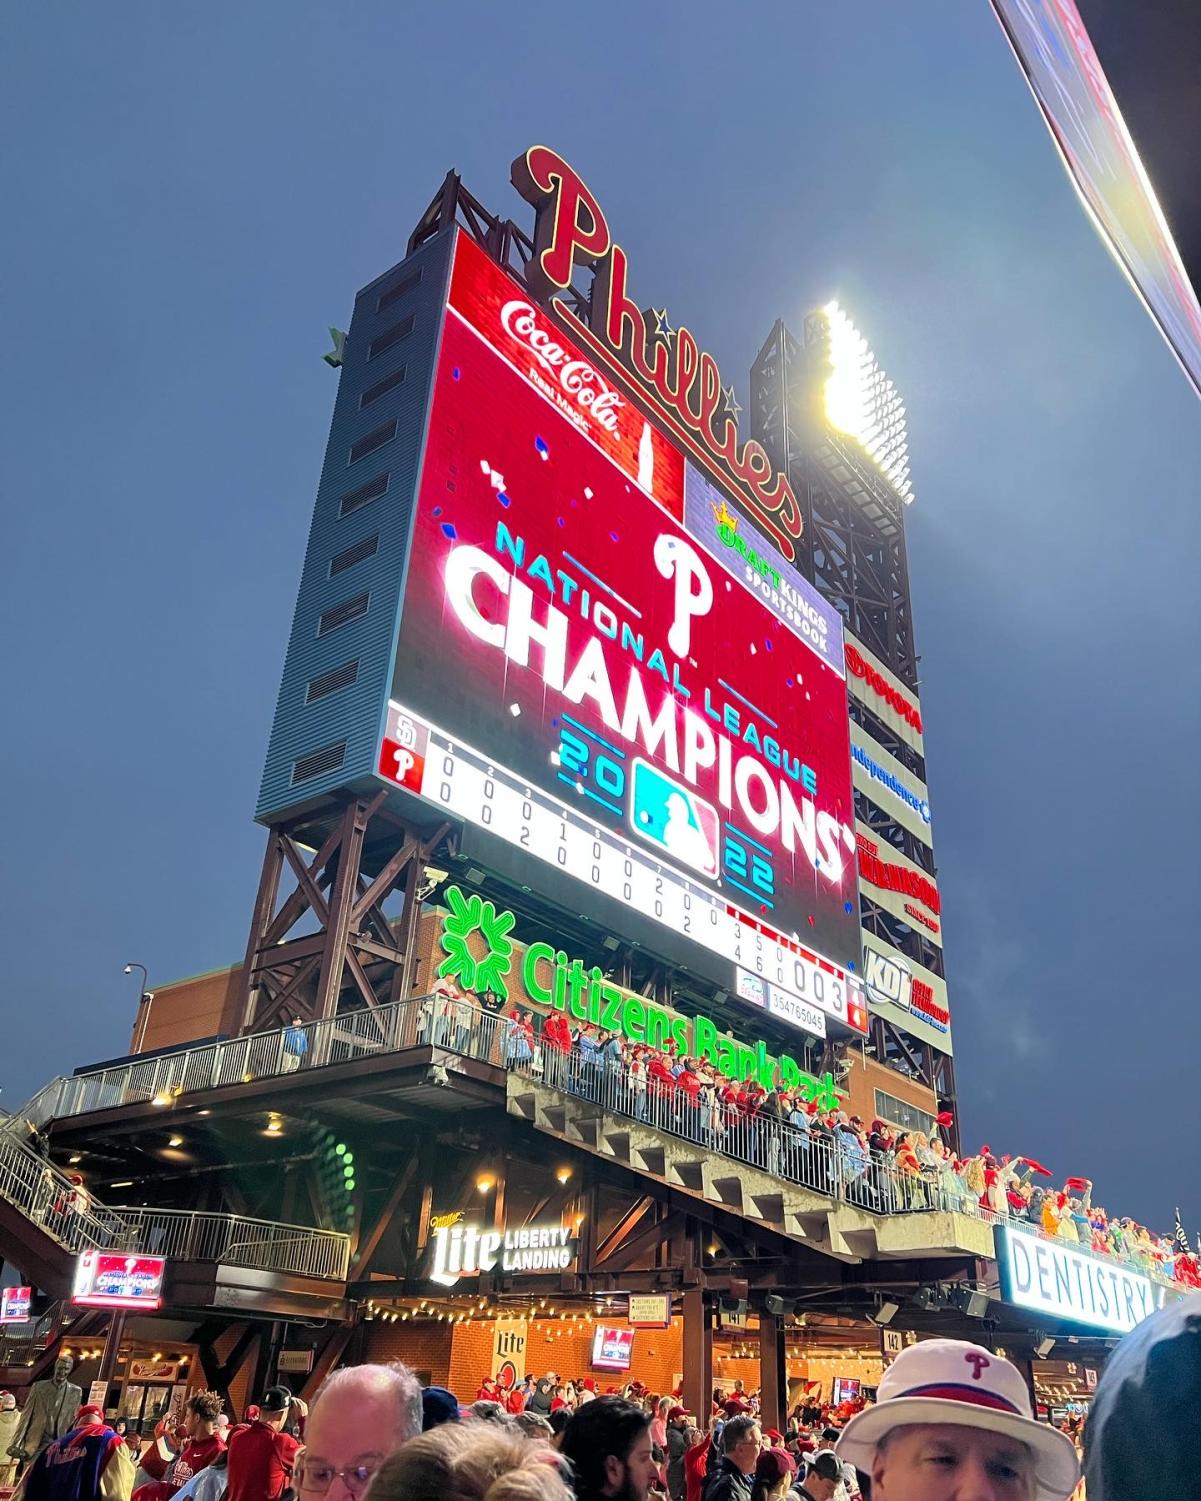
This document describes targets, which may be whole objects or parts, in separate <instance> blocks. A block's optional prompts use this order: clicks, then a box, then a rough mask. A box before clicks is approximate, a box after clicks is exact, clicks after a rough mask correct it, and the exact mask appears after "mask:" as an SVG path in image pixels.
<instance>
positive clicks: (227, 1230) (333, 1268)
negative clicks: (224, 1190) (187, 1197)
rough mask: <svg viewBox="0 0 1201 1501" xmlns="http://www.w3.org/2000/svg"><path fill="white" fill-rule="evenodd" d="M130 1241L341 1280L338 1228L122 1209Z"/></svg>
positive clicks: (178, 1255) (155, 1249)
mask: <svg viewBox="0 0 1201 1501" xmlns="http://www.w3.org/2000/svg"><path fill="white" fill-rule="evenodd" d="M119 1212H120V1216H121V1220H122V1222H123V1223H124V1225H125V1226H126V1227H127V1229H128V1231H129V1233H130V1235H131V1237H132V1240H133V1244H134V1245H136V1246H137V1248H138V1250H140V1251H143V1252H144V1253H145V1254H146V1255H148V1256H166V1257H168V1258H169V1259H170V1260H172V1261H216V1262H224V1263H226V1264H227V1265H230V1266H238V1267H251V1268H255V1269H257V1270H259V1271H264V1272H293V1273H295V1274H296V1275H297V1276H302V1277H330V1278H333V1279H335V1280H337V1281H341V1282H345V1280H346V1272H347V1269H348V1267H349V1265H350V1241H349V1238H348V1237H347V1236H346V1235H344V1234H342V1233H341V1232H340V1231H337V1230H318V1229H314V1228H312V1227H311V1226H307V1225H286V1224H282V1223H280V1222H278V1221H276V1220H254V1219H247V1218H246V1217H245V1216H243V1215H240V1214H210V1213H194V1212H193V1211H192V1210H190V1209H145V1208H144V1209H122V1210H120V1211H119Z"/></svg>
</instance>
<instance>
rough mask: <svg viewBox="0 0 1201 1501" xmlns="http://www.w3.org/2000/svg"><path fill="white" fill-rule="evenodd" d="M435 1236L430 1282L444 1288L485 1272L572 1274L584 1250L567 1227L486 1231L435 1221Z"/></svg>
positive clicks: (471, 1226)
mask: <svg viewBox="0 0 1201 1501" xmlns="http://www.w3.org/2000/svg"><path fill="white" fill-rule="evenodd" d="M448 1218H455V1217H454V1216H448ZM431 1239H432V1240H433V1253H432V1254H433V1267H432V1270H431V1271H430V1281H431V1282H437V1283H438V1285H439V1286H440V1287H453V1286H454V1285H455V1283H456V1282H458V1280H459V1278H460V1277H478V1276H479V1275H480V1273H481V1272H494V1271H500V1272H502V1273H513V1272H516V1273H521V1272H567V1271H570V1270H571V1268H572V1267H573V1266H574V1265H575V1259H576V1254H577V1251H578V1248H579V1242H578V1241H577V1239H576V1237H575V1236H574V1235H573V1234H572V1232H571V1229H570V1227H569V1226H567V1225H549V1224H548V1225H542V1224H540V1225H524V1226H522V1227H521V1228H520V1229H513V1230H510V1229H508V1228H507V1227H505V1226H502V1227H501V1228H500V1229H492V1230H484V1229H481V1228H480V1227H479V1226H476V1225H465V1224H463V1223H461V1222H458V1221H457V1220H456V1222H455V1223H453V1224H441V1225H436V1226H435V1228H434V1230H433V1233H432V1236H431Z"/></svg>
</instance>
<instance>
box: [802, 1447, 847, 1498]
mask: <svg viewBox="0 0 1201 1501" xmlns="http://www.w3.org/2000/svg"><path fill="white" fill-rule="evenodd" d="M841 1482H842V1466H841V1465H840V1464H839V1462H838V1459H837V1458H836V1457H835V1455H833V1454H831V1453H830V1451H829V1450H828V1449H826V1450H823V1452H822V1453H820V1454H814V1455H813V1456H812V1459H811V1461H810V1463H809V1464H807V1465H806V1466H805V1469H804V1472H803V1474H802V1475H801V1478H800V1479H799V1480H798V1482H797V1484H796V1485H794V1486H793V1488H792V1494H793V1495H794V1496H796V1497H797V1498H798V1501H834V1495H835V1492H836V1491H837V1490H838V1487H839V1485H840V1484H841Z"/></svg>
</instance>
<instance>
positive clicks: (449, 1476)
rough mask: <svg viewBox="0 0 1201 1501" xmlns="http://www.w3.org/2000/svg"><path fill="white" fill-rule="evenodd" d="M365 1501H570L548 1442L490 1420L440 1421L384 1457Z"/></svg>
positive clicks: (556, 1459)
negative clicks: (526, 1436)
mask: <svg viewBox="0 0 1201 1501" xmlns="http://www.w3.org/2000/svg"><path fill="white" fill-rule="evenodd" d="M369 1501H571V1492H570V1491H569V1490H568V1489H567V1486H566V1485H565V1484H564V1482H563V1479H562V1477H561V1475H560V1473H559V1457H558V1455H557V1454H556V1453H555V1451H554V1450H553V1449H552V1448H550V1446H549V1445H547V1444H544V1443H541V1442H539V1441H537V1440H534V1439H527V1438H524V1437H523V1436H522V1435H521V1434H519V1433H515V1432H513V1431H512V1430H506V1429H504V1428H498V1427H497V1426H496V1425H495V1424H494V1423H472V1422H467V1423H463V1424H457V1423H444V1424H442V1426H441V1427H440V1428H434V1429H432V1430H431V1431H430V1432H429V1433H423V1434H422V1435H421V1437H420V1438H415V1439H413V1440H412V1441H411V1442H410V1443H407V1444H405V1446H404V1447H403V1448H402V1449H398V1450H396V1452H395V1453H393V1454H391V1455H389V1457H388V1458H387V1459H386V1460H385V1461H384V1462H383V1464H382V1465H381V1466H380V1467H379V1469H378V1470H377V1471H376V1473H375V1477H374V1479H373V1480H372V1482H371V1487H370V1492H369Z"/></svg>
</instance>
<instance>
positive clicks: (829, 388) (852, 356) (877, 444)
mask: <svg viewBox="0 0 1201 1501" xmlns="http://www.w3.org/2000/svg"><path fill="white" fill-rule="evenodd" d="M821 316H822V318H823V320H824V322H825V325H826V341H827V342H826V348H827V355H828V359H829V374H828V376H827V378H826V388H825V402H826V420H827V421H828V422H829V423H830V426H831V427H833V428H835V429H836V430H837V431H838V432H840V433H843V434H845V435H846V436H847V437H848V438H853V439H854V441H855V442H856V443H858V444H859V446H860V447H861V448H862V449H863V451H864V452H865V453H866V454H867V456H868V458H869V459H871V461H872V463H873V464H874V465H875V466H876V468H877V469H879V471H880V473H881V474H882V475H883V476H884V478H885V479H886V480H887V481H888V483H889V484H890V485H891V486H892V488H893V489H894V490H895V491H896V493H897V494H898V495H899V496H900V497H901V499H902V500H903V501H904V502H905V504H906V505H910V504H912V501H913V485H912V484H911V482H910V479H909V440H908V437H907V434H906V431H905V403H904V402H903V401H902V400H901V394H900V392H899V391H898V390H897V388H896V386H894V385H893V383H892V381H890V380H889V378H888V377H887V375H885V373H884V371H883V370H881V368H880V366H879V365H878V364H877V363H876V357H875V355H874V354H872V351H871V348H870V347H869V345H868V342H867V340H866V339H865V338H864V337H863V335H862V334H861V333H860V332H859V330H858V329H857V328H856V327H855V325H854V324H853V323H852V322H851V320H850V319H849V318H848V317H847V315H846V313H844V312H843V310H842V308H841V307H839V305H838V303H837V302H828V303H826V305H825V307H823V308H822V309H821Z"/></svg>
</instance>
